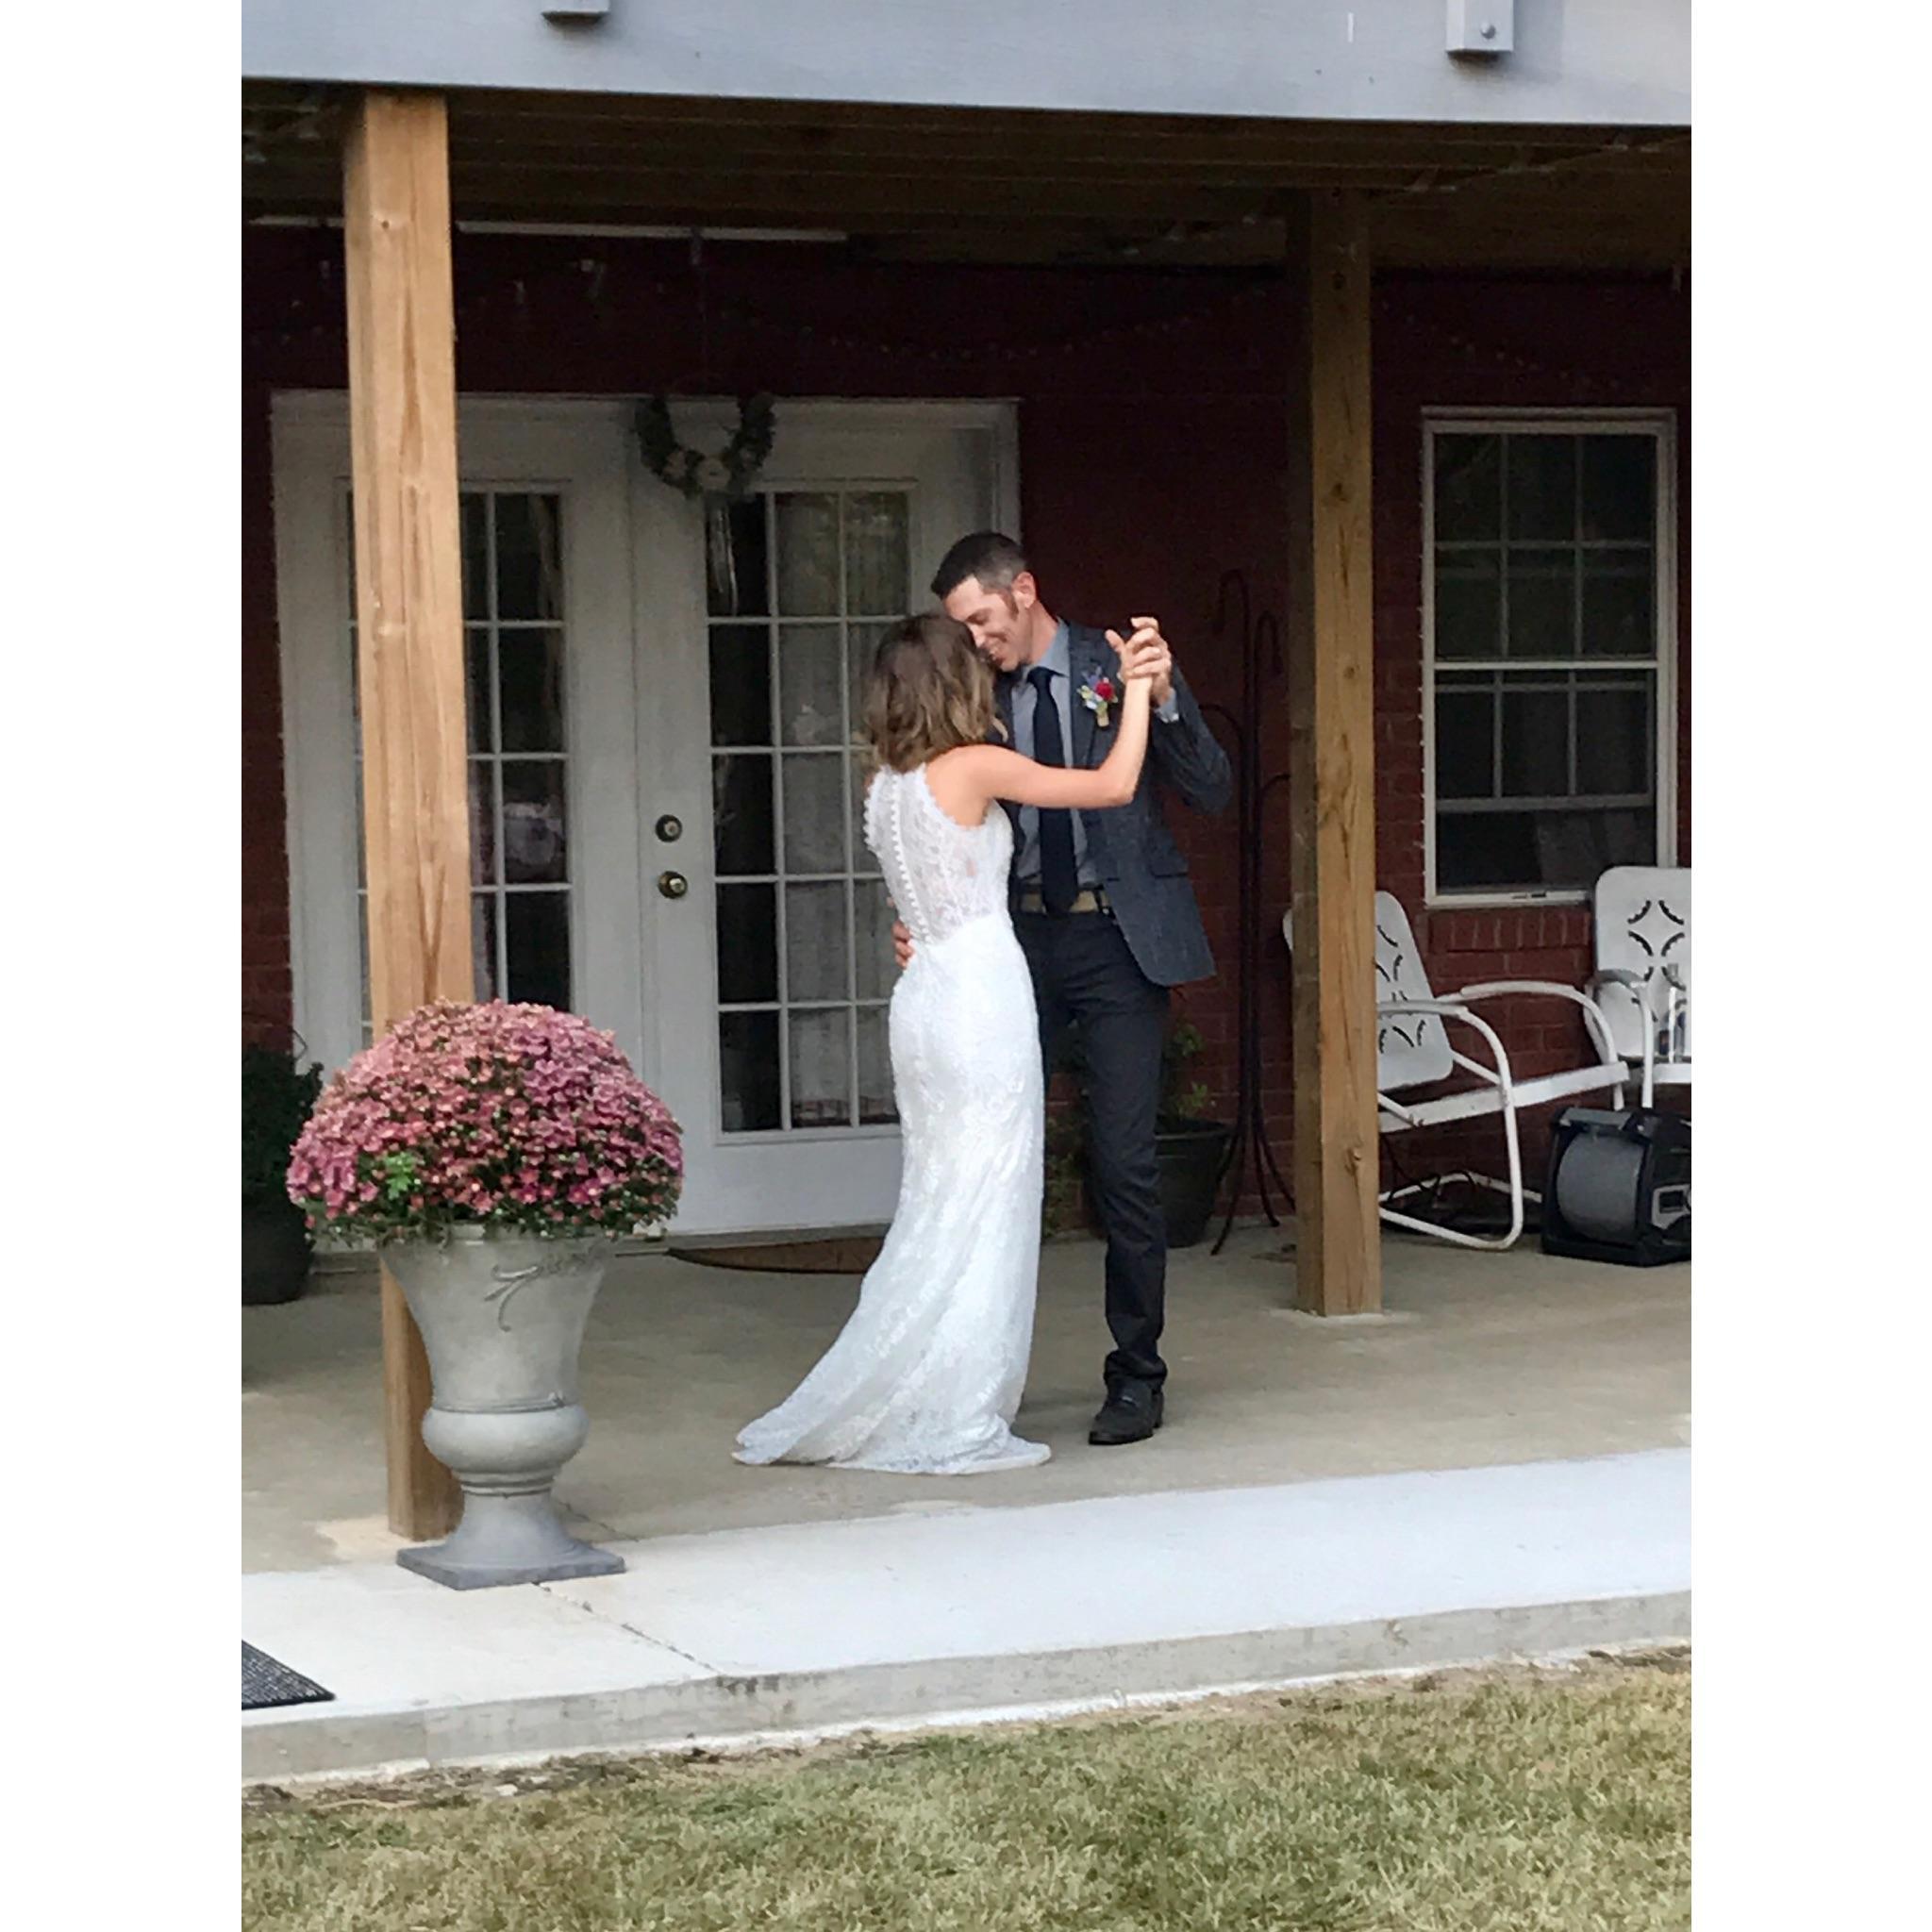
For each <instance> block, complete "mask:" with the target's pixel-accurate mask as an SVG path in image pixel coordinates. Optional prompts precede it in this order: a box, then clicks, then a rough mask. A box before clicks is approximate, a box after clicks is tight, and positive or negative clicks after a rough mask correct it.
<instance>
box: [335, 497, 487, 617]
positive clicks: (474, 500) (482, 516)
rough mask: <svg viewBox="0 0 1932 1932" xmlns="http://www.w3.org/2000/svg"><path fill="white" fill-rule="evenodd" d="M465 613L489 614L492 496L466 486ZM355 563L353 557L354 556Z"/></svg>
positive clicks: (464, 537) (463, 525)
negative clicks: (490, 497) (467, 488)
mask: <svg viewBox="0 0 1932 1932" xmlns="http://www.w3.org/2000/svg"><path fill="white" fill-rule="evenodd" d="M461 502H462V533H463V615H464V616H465V617H468V618H487V617H488V616H489V615H490V499H489V497H487V496H485V495H484V494H483V493H482V492H481V491H474V490H466V491H463V494H462V498H461ZM352 566H353V558H352Z"/></svg>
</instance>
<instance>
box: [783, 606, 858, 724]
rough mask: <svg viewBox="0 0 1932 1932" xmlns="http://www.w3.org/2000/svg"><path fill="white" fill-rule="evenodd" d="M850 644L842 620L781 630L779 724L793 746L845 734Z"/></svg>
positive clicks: (798, 625)
mask: <svg viewBox="0 0 1932 1932" xmlns="http://www.w3.org/2000/svg"><path fill="white" fill-rule="evenodd" d="M843 651H844V643H843V641H842V639H841V636H840V631H839V626H838V625H836V624H787V625H780V626H779V629H778V693H779V695H778V727H779V735H780V736H781V737H782V738H783V740H784V741H785V742H786V743H787V744H841V743H842V742H843V741H844V738H845V697H844V684H845V676H844V668H843V663H842V657H843Z"/></svg>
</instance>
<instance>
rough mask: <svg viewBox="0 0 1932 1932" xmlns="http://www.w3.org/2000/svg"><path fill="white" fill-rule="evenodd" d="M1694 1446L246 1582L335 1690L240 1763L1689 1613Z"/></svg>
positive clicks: (802, 1710) (1677, 1619) (284, 1655)
mask: <svg viewBox="0 0 1932 1932" xmlns="http://www.w3.org/2000/svg"><path fill="white" fill-rule="evenodd" d="M1689 1462H1690V1457H1689V1452H1688V1451H1686V1450H1683V1449H1660V1450H1652V1451H1649V1452H1642V1453H1637V1454H1630V1455H1617V1456H1606V1457H1593V1458H1589V1459H1584V1460H1574V1461H1540V1462H1517V1463H1513V1464H1503V1465H1498V1466H1491V1467H1487V1468H1474V1469H1459V1470H1437V1471H1428V1472H1422V1473H1413V1474H1394V1475H1369V1476H1356V1477H1344V1478H1339V1479H1329V1480H1314V1481H1305V1482H1296V1483H1289V1484H1276V1485H1272V1486H1266V1487H1245V1488H1234V1489H1223V1490H1214V1491H1154V1492H1147V1493H1140V1494H1132V1495H1120V1496H1104V1497H1092V1498H1087V1499H1083V1500H1078V1501H1071V1502H1059V1503H1031V1504H1016V1505H1008V1506H1006V1507H1001V1506H999V1505H997V1504H990V1503H974V1502H971V1501H967V1500H964V1499H963V1497H962V1498H961V1499H960V1500H953V1499H952V1498H951V1497H939V1496H933V1495H932V1494H931V1491H930V1488H928V1491H927V1494H928V1501H927V1502H925V1503H924V1505H922V1506H919V1507H916V1508H912V1509H903V1508H902V1509H901V1510H900V1511H899V1512H898V1513H895V1514H891V1515H887V1516H871V1517H861V1518H858V1519H856V1520H845V1521H832V1522H815V1523H793V1524H780V1525H765V1526H758V1527H751V1528H742V1529H733V1530H722V1531H715V1532H712V1533H709V1534H702V1535H674V1536H664V1537H658V1538H656V1539H654V1540H651V1541H642V1542H637V1541H633V1542H626V1543H624V1544H622V1545H620V1547H621V1549H622V1552H623V1554H624V1555H625V1558H626V1559H627V1561H628V1563H629V1566H630V1567H629V1569H628V1571H627V1572H626V1574H624V1575H621V1576H611V1577H600V1578H594V1579H591V1580H588V1581H584V1582H577V1583H570V1584H558V1585H548V1586H534V1587H525V1588H518V1589H508V1590H498V1591H471V1592H456V1591H446V1590H443V1589H441V1587H439V1586H438V1585H436V1584H433V1583H430V1582H428V1581H426V1580H425V1579H424V1578H421V1577H417V1576H413V1575H411V1574H408V1573H407V1572H405V1571H403V1570H400V1569H398V1568H397V1567H396V1566H395V1565H394V1563H393V1562H389V1561H378V1562H373V1563H335V1564H331V1565H328V1566H325V1567H323V1568H319V1569H311V1570H306V1571H279V1572H275V1571H266V1572H260V1573H258V1574H254V1575H251V1576H249V1577H247V1578H245V1579H244V1582H243V1591H242V1634H243V1636H244V1637H246V1638H247V1639H248V1641H250V1642H252V1643H255V1644H257V1645H258V1646H259V1647H260V1648H262V1649H264V1650H266V1651H268V1652H269V1653H270V1654H271V1655H272V1656H274V1657H277V1658H279V1659H280V1660H281V1661H282V1662H284V1663H286V1664H289V1665H291V1666H292V1667H293V1668H294V1669H296V1670H298V1671H301V1672H303V1673H305V1674H308V1675H309V1676H311V1677H313V1678H315V1679H317V1680H318V1681H319V1682H321V1683H322V1684H324V1685H325V1686H326V1687H327V1688H328V1689H329V1690H331V1691H334V1692H335V1693H336V1699H337V1701H336V1702H334V1703H330V1704H320V1705H308V1706H300V1707H291V1708H288V1709H282V1710H268V1711H257V1712H249V1713H245V1714H244V1715H243V1718H242V1756H243V1769H244V1774H245V1775H246V1776H247V1777H248V1778H250V1779H251V1780H260V1779H284V1778H291V1777H301V1776H307V1775H314V1774H331V1773H335V1774H341V1773H368V1772H373V1771H376V1770H383V1769H408V1768H422V1767H425V1766H431V1765H449V1764H458V1763H464V1762H477V1761H489V1760H492V1759H502V1758H506V1757H519V1756H527V1755H534V1756H543V1755H549V1754H558V1753H566V1752H573V1751H590V1750H614V1749H646V1748H650V1747H652V1746H661V1745H667V1744H674V1743H676V1742H679V1741H681V1740H726V1739H742V1738H746V1737H752V1736H760V1735H767V1734H774V1733H787V1732H792V1733H795V1732H799V1731H805V1732H814V1731H823V1730H825V1729H829V1728H836V1727H839V1726H841V1725H851V1724H880V1723H891V1722H893V1721H901V1722H906V1721H910V1722H919V1721H928V1722H934V1721H944V1720H948V1719H953V1718H956V1717H959V1716H964V1715H968V1714H971V1715H974V1716H989V1715H997V1714H1021V1713H1023V1712H1027V1711H1038V1710H1041V1709H1047V1708H1065V1707H1081V1706H1091V1705H1094V1704H1105V1703H1108V1702H1116V1701H1120V1700H1123V1699H1128V1698H1142V1697H1144V1698H1153V1697H1158V1696H1162V1695H1166V1696H1174V1695H1183V1694H1188V1693H1191V1692H1198V1691H1209V1690H1219V1689H1231V1688H1237V1687H1244V1686H1250V1685H1257V1684H1264V1683H1279V1682H1288V1681H1293V1680H1296V1679H1303V1678H1307V1677H1312V1676H1323V1675H1328V1674H1335V1673H1341V1672H1350V1671H1376V1670H1394V1669H1404V1668H1413V1667H1417V1666H1424V1665H1439V1664H1449V1663H1455V1662H1464V1661H1473V1660H1476V1659H1481V1658H1490V1657H1501V1656H1512V1655H1513V1656H1533V1655H1541V1654H1548V1653H1552V1652H1560V1651H1565V1650H1574V1649H1581V1648H1588V1647H1593V1646H1597V1645H1604V1644H1619V1643H1643V1642H1658V1641H1672V1640H1681V1639H1683V1638H1685V1637H1688V1635H1689V1631H1690V1595H1689V1591H1690V1556H1689V1527H1690V1525H1689V1514H1690V1504H1689V1476H1690V1471H1689Z"/></svg>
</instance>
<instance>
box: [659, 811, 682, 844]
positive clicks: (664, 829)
mask: <svg viewBox="0 0 1932 1932" xmlns="http://www.w3.org/2000/svg"><path fill="white" fill-rule="evenodd" d="M683 837H684V821H683V820H682V819H680V818H679V817H677V815H676V814H675V812H668V811H667V812H666V813H665V814H664V816H663V817H662V818H661V819H659V820H658V838H660V839H661V840H663V841H664V842H665V844H667V845H669V844H672V843H674V842H675V841H677V840H679V839H681V838H683Z"/></svg>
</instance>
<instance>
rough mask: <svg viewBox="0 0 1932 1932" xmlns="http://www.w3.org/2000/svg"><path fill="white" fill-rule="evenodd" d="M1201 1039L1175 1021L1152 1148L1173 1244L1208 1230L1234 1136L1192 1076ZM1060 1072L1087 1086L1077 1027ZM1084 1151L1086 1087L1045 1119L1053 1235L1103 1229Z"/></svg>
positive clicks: (1047, 1221) (1048, 1222)
mask: <svg viewBox="0 0 1932 1932" xmlns="http://www.w3.org/2000/svg"><path fill="white" fill-rule="evenodd" d="M1204 1043H1205V1042H1204V1041H1202V1038H1201V1033H1200V1029H1199V1028H1198V1027H1196V1026H1195V1025H1194V1024H1192V1023H1191V1021H1188V1020H1177V1021H1176V1022H1175V1023H1174V1025H1173V1026H1172V1027H1171V1028H1170V1029H1169V1032H1168V1035H1167V1039H1166V1041H1165V1043H1164V1045H1163V1047H1162V1050H1161V1083H1160V1111H1159V1114H1158V1117H1157V1119H1156V1123H1155V1136H1154V1152H1155V1158H1156V1159H1157V1160H1158V1163H1159V1168H1160V1204H1161V1208H1162V1210H1163V1213H1164V1217H1165V1220H1166V1223H1167V1244H1168V1246H1169V1247H1170V1248H1189V1247H1192V1246H1193V1245H1194V1243H1195V1242H1196V1241H1199V1240H1200V1239H1201V1237H1202V1236H1203V1235H1204V1234H1205V1233H1206V1232H1207V1230H1208V1220H1209V1218H1210V1217H1211V1216H1212V1214H1213V1212H1214V1196H1215V1193H1216V1191H1217V1190H1218V1187H1219V1184H1220V1180H1221V1174H1222V1169H1223V1167H1224V1165H1225V1163H1226V1159H1227V1149H1228V1143H1229V1141H1231V1140H1232V1139H1233V1138H1234V1129H1233V1128H1232V1127H1230V1126H1229V1125H1228V1124H1227V1123H1226V1122H1225V1121H1217V1120H1210V1119H1208V1118H1207V1110H1208V1089H1207V1087H1206V1086H1205V1085H1204V1084H1203V1083H1202V1082H1201V1081H1199V1080H1196V1079H1194V1078H1193V1077H1192V1072H1193V1068H1192V1063H1193V1061H1194V1060H1195V1059H1196V1058H1199V1056H1200V1054H1201V1052H1202V1049H1203V1046H1204ZM1060 1071H1061V1072H1062V1073H1063V1074H1067V1075H1070V1076H1071V1079H1072V1082H1073V1084H1074V1088H1075V1089H1076V1090H1083V1089H1084V1085H1085V1081H1086V1077H1087V1063H1086V1056H1085V1054H1084V1051H1083V1050H1082V1047H1081V1043H1080V1039H1079V1035H1078V1032H1077V1030H1076V1031H1075V1032H1074V1034H1072V1035H1071V1036H1070V1037H1069V1039H1068V1041H1067V1044H1066V1047H1065V1049H1064V1051H1063V1053H1062V1056H1061V1059H1060ZM1087 1152H1088V1150H1087V1119H1086V1100H1085V1094H1084V1091H1078V1092H1077V1093H1076V1095H1075V1097H1074V1099H1073V1100H1072V1101H1071V1103H1070V1104H1067V1105H1064V1106H1058V1107H1056V1108H1054V1109H1053V1110H1052V1111H1051V1112H1050V1113H1049V1114H1048V1116H1047V1123H1046V1200H1045V1208H1044V1214H1043V1225H1044V1228H1045V1231H1046V1232H1047V1233H1048V1234H1058V1233H1062V1232H1064V1231H1066V1230H1067V1229H1069V1228H1073V1227H1077V1226H1078V1225H1080V1224H1082V1223H1083V1222H1084V1224H1086V1226H1087V1227H1088V1229H1089V1230H1090V1231H1091V1233H1094V1234H1104V1233H1105V1232H1106V1230H1105V1229H1104V1228H1103V1227H1102V1226H1101V1224H1100V1217H1099V1214H1098V1211H1097V1209H1096V1208H1095V1206H1094V1202H1093V1190H1092V1185H1091V1180H1090V1179H1089V1178H1088V1158H1087Z"/></svg>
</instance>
